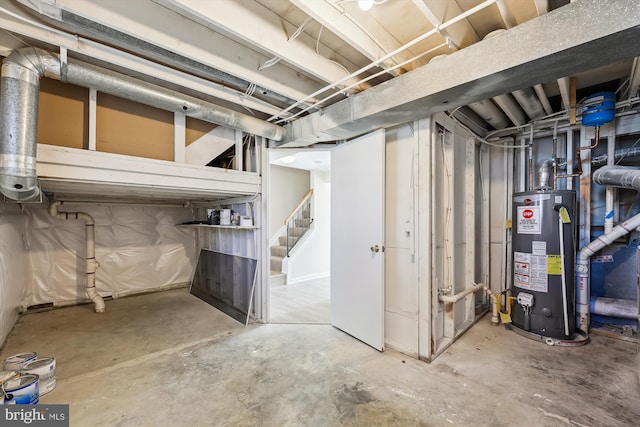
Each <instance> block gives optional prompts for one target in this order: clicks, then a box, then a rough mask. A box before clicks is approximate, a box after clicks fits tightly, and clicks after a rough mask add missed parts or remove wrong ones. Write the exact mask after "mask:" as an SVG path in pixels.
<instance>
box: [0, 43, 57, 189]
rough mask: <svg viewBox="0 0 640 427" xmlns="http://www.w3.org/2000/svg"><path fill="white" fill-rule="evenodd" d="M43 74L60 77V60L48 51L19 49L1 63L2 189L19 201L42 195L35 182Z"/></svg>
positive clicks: (0, 169)
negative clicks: (40, 91)
mask: <svg viewBox="0 0 640 427" xmlns="http://www.w3.org/2000/svg"><path fill="white" fill-rule="evenodd" d="M43 75H45V76H47V77H54V78H55V77H56V76H57V78H60V61H59V60H57V58H55V57H53V56H52V55H50V54H48V53H47V52H45V51H40V50H36V49H25V50H22V49H21V50H17V51H15V52H14V53H12V54H11V55H9V56H8V57H7V58H6V59H5V60H4V62H3V64H2V92H1V95H0V96H1V99H0V111H2V119H0V191H1V192H2V194H4V195H5V196H7V197H8V198H10V199H12V200H16V201H19V202H25V201H29V200H32V199H35V198H37V197H38V196H39V195H40V190H39V188H38V183H37V181H36V142H37V141H36V132H37V128H38V93H39V89H40V78H41V77H42V76H43Z"/></svg>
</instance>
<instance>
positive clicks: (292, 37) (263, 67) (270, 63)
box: [258, 17, 322, 71]
mask: <svg viewBox="0 0 640 427" xmlns="http://www.w3.org/2000/svg"><path fill="white" fill-rule="evenodd" d="M311 19H312V18H311V17H308V18H307V19H306V20H305V21H304V22H303V23H302V25H300V26H299V27H298V28H297V29H296V30H295V31H294V32H293V34H291V35H290V36H289V37H288V38H287V42H290V41H292V40H295V39H296V37H298V36H299V35H300V34H302V31H303V30H304V27H305V26H306V25H307V24H308V23H309V22H311ZM321 31H322V29H321ZM317 51H318V48H317V47H316V52H317ZM281 59H282V58H281V57H280V56H274V57H273V58H271V59H269V60H268V61H265V63H264V64H262V65H261V66H259V67H258V71H262V70H266V69H267V68H269V67H272V66H274V65H276V64H277V63H278V62H280V60H281Z"/></svg>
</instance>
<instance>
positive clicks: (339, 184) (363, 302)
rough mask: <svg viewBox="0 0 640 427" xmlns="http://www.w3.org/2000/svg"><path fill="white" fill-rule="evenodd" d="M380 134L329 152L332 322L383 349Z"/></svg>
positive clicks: (354, 335) (381, 135) (382, 209)
mask: <svg viewBox="0 0 640 427" xmlns="http://www.w3.org/2000/svg"><path fill="white" fill-rule="evenodd" d="M384 144H385V141H384V130H380V131H376V132H373V133H371V134H368V135H365V136H362V137H360V138H357V139H355V140H353V141H350V142H347V143H345V144H343V145H340V146H338V147H336V148H335V149H334V150H333V151H332V152H331V324H332V325H334V326H335V327H336V328H338V329H341V330H343V331H344V332H346V333H348V334H349V335H351V336H353V337H355V338H357V339H359V340H360V341H362V342H364V343H366V344H369V345H370V346H371V347H373V348H375V349H377V350H380V351H382V350H383V348H384V248H383V245H384V148H385V145H384Z"/></svg>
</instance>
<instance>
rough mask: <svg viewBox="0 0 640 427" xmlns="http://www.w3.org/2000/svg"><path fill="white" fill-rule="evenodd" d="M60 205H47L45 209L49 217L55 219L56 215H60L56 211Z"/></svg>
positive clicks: (54, 203)
mask: <svg viewBox="0 0 640 427" xmlns="http://www.w3.org/2000/svg"><path fill="white" fill-rule="evenodd" d="M60 205H61V203H60V202H53V203H51V204H50V205H49V208H48V209H47V210H48V211H49V215H51V216H52V217H54V218H57V217H58V215H60V211H59V210H58V208H59V207H60Z"/></svg>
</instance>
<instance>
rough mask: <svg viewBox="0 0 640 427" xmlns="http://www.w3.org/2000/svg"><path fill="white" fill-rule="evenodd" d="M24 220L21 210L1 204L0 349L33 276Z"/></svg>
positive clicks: (16, 206)
mask: <svg viewBox="0 0 640 427" xmlns="http://www.w3.org/2000/svg"><path fill="white" fill-rule="evenodd" d="M25 220H26V216H25V215H24V214H22V212H21V211H20V206H18V205H17V204H12V203H1V202H0V347H1V346H2V345H3V344H4V341H5V339H6V338H7V335H8V334H9V332H11V328H13V325H14V324H15V322H16V320H17V319H18V310H19V308H20V303H21V301H22V297H23V295H24V293H25V291H26V289H27V284H28V282H29V279H30V274H31V272H30V268H29V257H28V255H27V251H26V248H25V243H24V240H23V234H24V232H25Z"/></svg>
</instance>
